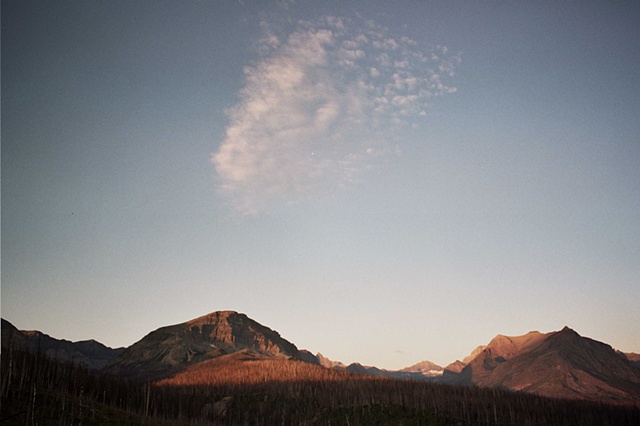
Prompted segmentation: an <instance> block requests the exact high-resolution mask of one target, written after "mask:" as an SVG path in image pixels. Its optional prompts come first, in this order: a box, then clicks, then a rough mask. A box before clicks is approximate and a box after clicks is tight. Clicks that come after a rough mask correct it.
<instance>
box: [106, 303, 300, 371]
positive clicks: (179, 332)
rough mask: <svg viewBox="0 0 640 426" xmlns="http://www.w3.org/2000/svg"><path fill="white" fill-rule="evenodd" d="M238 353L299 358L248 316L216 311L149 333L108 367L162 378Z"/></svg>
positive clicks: (287, 344) (293, 348)
mask: <svg viewBox="0 0 640 426" xmlns="http://www.w3.org/2000/svg"><path fill="white" fill-rule="evenodd" d="M241 350H249V351H252V352H256V353H260V354H263V355H266V356H270V357H285V358H290V357H296V358H300V357H301V354H300V351H299V350H298V348H297V347H296V346H295V345H294V344H293V343H291V342H289V341H287V340H285V339H283V338H282V337H280V334H279V333H278V332H276V331H274V330H272V329H270V328H268V327H265V326H264V325H262V324H260V323H258V322H257V321H254V320H253V319H251V318H249V317H248V316H247V315H245V314H242V313H238V312H235V311H216V312H212V313H210V314H207V315H203V316H201V317H198V318H195V319H193V320H190V321H187V322H184V323H181V324H175V325H170V326H166V327H161V328H159V329H157V330H155V331H153V332H151V333H149V334H148V335H147V336H145V337H144V338H143V339H142V340H140V341H138V342H137V343H134V344H133V345H132V346H130V347H129V348H127V350H126V351H125V352H124V353H123V354H122V355H121V356H120V357H118V358H117V359H116V360H115V361H114V362H113V363H112V364H111V366H110V368H111V369H112V370H113V371H116V372H121V373H123V374H125V375H126V374H133V375H146V374H151V375H163V374H166V373H168V372H170V371H171V370H172V369H175V368H178V369H179V368H184V367H186V366H188V365H191V364H193V363H196V362H200V361H202V360H205V359H209V358H215V357H217V356H220V355H224V354H228V353H233V352H238V351H241Z"/></svg>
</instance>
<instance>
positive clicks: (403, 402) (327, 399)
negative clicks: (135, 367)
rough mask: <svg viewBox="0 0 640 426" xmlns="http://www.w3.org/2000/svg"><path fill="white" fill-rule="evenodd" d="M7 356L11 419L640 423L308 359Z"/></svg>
mask: <svg viewBox="0 0 640 426" xmlns="http://www.w3.org/2000/svg"><path fill="white" fill-rule="evenodd" d="M1 357H2V369H1V379H2V385H1V392H2V394H1V397H2V398H1V406H0V423H1V424H3V425H4V424H20V425H25V424H26V425H31V424H39V425H42V424H44V425H47V424H56V425H72V424H78V425H79V424H82V425H87V424H131V425H133V424H149V425H151V424H153V425H156V424H160V425H161V424H167V425H171V424H179V425H205V424H212V425H244V424H246V425H272V424H284V425H304V424H306V425H328V424H331V425H375V424H379V425H393V424H403V425H450V424H451V425H494V424H495V425H638V424H640V409H639V408H638V407H637V406H615V405H607V404H598V403H590V402H586V401H571V400H559V399H550V398H543V397H537V396H533V395H528V394H520V393H514V392H509V391H505V390H497V389H494V390H488V389H478V388H472V387H455V386H446V385H438V384H433V383H426V382H416V381H409V380H396V379H390V378H380V377H372V376H364V375H354V374H349V373H345V372H338V371H334V370H327V369H324V368H323V367H320V366H315V365H311V364H306V363H303V362H301V361H285V360H273V359H261V358H260V359H252V358H251V356H246V357H242V356H240V355H238V356H236V357H235V358H234V357H232V356H229V357H227V358H224V357H223V358H220V359H214V360H211V361H209V362H208V363H204V364H201V365H198V366H194V368H192V369H188V370H185V371H184V372H183V373H182V374H178V375H176V376H175V379H173V380H164V381H159V382H156V383H149V382H142V381H135V380H125V379H121V378H118V377H115V376H109V375H106V374H101V373H96V372H90V371H88V370H87V369H85V368H84V367H82V366H79V365H74V364H61V363H58V362H56V361H54V360H50V359H48V358H46V357H45V356H43V355H42V354H38V353H36V354H32V353H26V352H24V351H20V350H15V349H11V348H4V349H3V352H2V355H1ZM214 372H215V373H214Z"/></svg>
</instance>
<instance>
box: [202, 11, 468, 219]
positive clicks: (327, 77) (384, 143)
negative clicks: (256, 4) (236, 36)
mask: <svg viewBox="0 0 640 426" xmlns="http://www.w3.org/2000/svg"><path fill="white" fill-rule="evenodd" d="M263 30H264V34H265V35H264V37H263V39H262V40H260V43H259V44H258V45H259V49H258V51H259V54H260V56H259V59H258V60H257V61H256V63H255V64H254V65H252V66H248V67H246V68H245V85H244V87H243V88H242V90H241V92H240V94H239V102H238V104H237V105H235V106H234V107H232V108H230V109H229V110H228V112H227V113H228V126H227V129H226V135H225V139H224V140H223V141H222V143H221V145H220V147H219V149H218V151H217V152H215V153H214V154H213V156H212V162H213V164H214V166H215V169H216V173H217V176H218V188H219V190H220V191H221V192H222V193H223V194H224V195H225V196H226V197H228V199H229V200H230V201H231V203H232V204H233V206H234V208H236V209H237V210H238V211H240V212H242V213H245V214H254V213H258V212H260V211H263V210H265V209H269V208H270V207H271V206H273V205H274V204H280V203H296V202H299V201H300V200H304V199H306V198H309V197H319V196H328V195H331V194H333V193H335V192H336V191H339V190H340V189H341V188H345V187H347V186H349V185H351V184H353V183H354V182H357V181H358V180H359V179H361V177H362V176H363V174H364V173H365V172H366V171H367V170H368V169H370V168H371V167H372V165H373V164H374V163H375V160H374V159H375V158H376V157H378V156H381V155H388V154H389V153H390V152H392V149H391V148H390V145H391V143H390V141H389V135H390V134H391V133H392V132H393V131H394V129H395V130H397V128H398V127H401V126H405V125H407V124H411V123H413V122H414V121H415V120H416V118H418V117H420V116H421V115H425V114H426V112H427V109H428V107H429V105H430V103H431V102H432V100H433V98H435V97H438V96H441V95H444V94H447V93H452V92H455V87H453V86H450V85H449V83H448V81H449V80H450V79H451V77H453V75H454V68H455V66H456V64H457V63H458V62H459V61H460V57H459V55H451V54H449V52H448V51H447V49H446V48H445V47H434V48H428V49H427V48H425V47H424V46H419V45H418V43H416V42H415V41H414V40H411V39H409V38H407V37H394V36H392V35H391V34H389V31H388V30H387V29H385V28H383V27H381V26H378V25H376V24H374V23H372V22H366V23H362V24H360V25H358V24H356V23H355V22H353V21H351V20H346V19H341V18H335V17H325V18H323V19H320V20H318V21H315V22H307V21H304V22H300V23H299V25H298V27H297V28H296V29H295V30H294V31H292V32H291V33H290V34H287V35H285V36H283V35H280V34H278V33H277V32H276V31H273V30H272V29H271V28H270V27H269V26H268V25H267V24H264V25H263Z"/></svg>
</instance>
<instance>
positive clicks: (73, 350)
mask: <svg viewBox="0 0 640 426" xmlns="http://www.w3.org/2000/svg"><path fill="white" fill-rule="evenodd" d="M5 346H6V347H7V349H8V347H9V346H12V347H13V348H17V349H21V350H26V351H29V352H31V353H36V352H41V353H43V354H44V355H46V356H47V357H49V358H51V359H54V360H58V361H60V362H63V363H71V362H73V363H77V364H82V365H84V366H85V367H87V368H88V369H90V370H100V369H102V368H103V367H104V366H105V365H107V364H108V363H109V362H110V361H111V360H113V359H114V358H115V357H117V356H118V355H119V354H120V353H122V352H123V351H124V348H118V349H112V348H110V347H108V346H105V345H103V344H102V343H100V342H97V341H95V340H84V341H80V342H70V341H68V340H61V339H56V338H54V337H51V336H49V335H48V334H45V333H42V332H41V331H24V330H18V329H17V328H16V327H15V326H14V325H13V324H11V323H10V322H9V321H6V320H4V319H3V320H2V348H3V350H5Z"/></svg>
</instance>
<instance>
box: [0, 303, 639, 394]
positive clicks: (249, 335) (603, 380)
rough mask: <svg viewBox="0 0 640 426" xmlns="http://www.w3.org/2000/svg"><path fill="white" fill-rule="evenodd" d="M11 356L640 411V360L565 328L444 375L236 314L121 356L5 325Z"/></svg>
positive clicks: (160, 332)
mask: <svg viewBox="0 0 640 426" xmlns="http://www.w3.org/2000/svg"><path fill="white" fill-rule="evenodd" d="M11 348H19V349H25V350H28V351H31V352H36V351H40V352H42V353H44V354H45V355H47V356H48V357H50V358H53V359H57V360H60V361H63V362H74V363H78V364H83V365H85V366H86V367H87V368H89V369H93V370H101V371H105V372H109V373H112V374H116V375H120V376H124V377H137V378H144V379H152V380H158V379H168V378H171V377H172V376H173V377H177V376H178V375H180V374H183V375H184V374H185V373H182V372H193V371H198V372H200V373H198V374H201V372H202V370H204V369H214V368H216V369H223V368H234V362H235V363H236V364H235V365H236V367H237V365H238V364H237V362H240V360H243V361H246V360H251V359H255V360H261V362H263V361H264V362H266V361H268V360H277V361H278V362H287V360H292V359H293V360H301V361H304V362H306V363H308V364H313V365H316V366H317V367H315V368H322V367H325V368H328V369H332V370H342V371H345V372H348V373H357V374H368V375H376V376H387V377H393V378H398V379H413V380H429V381H436V382H441V383H446V384H452V385H461V386H480V387H489V388H491V387H496V388H502V389H505V388H506V389H511V390H514V391H521V392H527V393H535V394H538V395H542V396H549V397H557V398H571V399H585V400H592V401H606V402H615V403H635V404H640V355H638V354H633V353H622V352H619V351H615V350H614V349H613V348H611V346H609V345H607V344H605V343H601V342H598V341H595V340H592V339H589V338H586V337H582V336H580V335H579V334H578V333H576V332H575V331H573V330H571V329H570V328H568V327H565V328H564V329H562V330H561V331H557V332H551V333H546V334H543V333H539V332H536V331H532V332H530V333H527V334H525V335H523V336H503V335H497V336H496V337H495V338H494V339H492V340H491V342H489V344H488V345H486V346H478V347H477V348H476V349H475V350H474V351H473V352H472V353H471V354H470V355H469V356H468V357H466V358H465V359H463V360H462V361H455V362H453V363H451V364H449V365H448V366H447V367H445V368H443V367H441V366H439V365H437V364H434V363H432V362H429V361H423V362H420V363H418V364H415V365H413V366H411V367H407V368H404V369H401V370H399V371H388V370H384V369H379V368H377V367H372V366H363V365H361V364H359V363H353V364H350V365H344V364H343V363H341V362H338V361H332V360H330V359H328V358H326V357H325V356H323V355H322V354H320V353H318V354H316V355H314V354H312V353H311V352H309V351H306V350H300V349H298V348H297V347H296V346H295V345H294V344H293V343H291V342H289V341H288V340H286V339H284V338H283V337H281V336H280V334H279V333H278V332H276V331H275V330H272V329H270V328H268V327H266V326H264V325H262V324H260V323H258V322H256V321H254V320H253V319H251V318H249V317H248V316H246V315H245V314H242V313H238V312H234V311H218V312H213V313H211V314H208V315H204V316H202V317H199V318H196V319H193V320H191V321H187V322H184V323H181V324H176V325H170V326H166V327H162V328H159V329H157V330H155V331H152V332H151V333H149V334H147V335H146V336H145V337H143V338H142V339H141V340H140V341H138V342H136V343H134V344H133V345H131V346H129V347H128V348H118V349H112V348H109V347H107V346H105V345H103V344H101V343H99V342H96V341H94V340H89V341H82V342H69V341H66V340H58V339H55V338H53V337H50V336H48V335H46V334H44V333H41V332H39V331H20V330H18V329H17V328H16V327H14V326H13V325H12V324H10V323H9V322H7V321H5V320H2V350H3V351H5V350H10V349H11ZM232 354H236V355H234V356H231V355H232ZM214 359H220V360H221V361H220V362H217V361H216V362H214V361H212V360H214ZM265 360H266V361H265ZM256 365H257V364H256Z"/></svg>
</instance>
